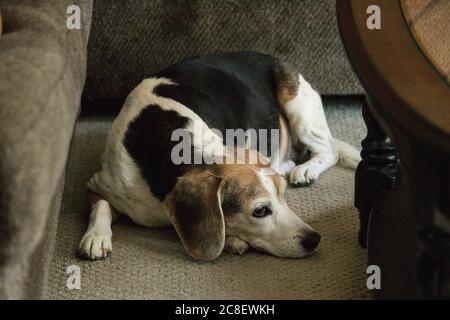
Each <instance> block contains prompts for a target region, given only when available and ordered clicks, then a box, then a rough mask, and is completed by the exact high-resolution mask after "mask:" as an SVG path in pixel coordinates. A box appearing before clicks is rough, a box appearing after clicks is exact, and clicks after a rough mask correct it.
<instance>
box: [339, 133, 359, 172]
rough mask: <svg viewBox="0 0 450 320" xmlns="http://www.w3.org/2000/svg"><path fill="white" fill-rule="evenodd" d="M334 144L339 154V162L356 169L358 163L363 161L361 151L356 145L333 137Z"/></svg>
mask: <svg viewBox="0 0 450 320" xmlns="http://www.w3.org/2000/svg"><path fill="white" fill-rule="evenodd" d="M333 145H334V148H335V150H337V152H338V154H339V164H342V165H343V166H345V167H347V168H350V169H356V167H357V166H358V163H359V162H360V161H361V155H360V153H359V151H358V150H357V149H356V148H355V147H353V146H351V145H349V144H348V143H346V142H344V141H341V140H338V139H333Z"/></svg>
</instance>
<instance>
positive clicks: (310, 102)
mask: <svg viewBox="0 0 450 320" xmlns="http://www.w3.org/2000/svg"><path fill="white" fill-rule="evenodd" d="M274 82H275V89H276V94H277V98H278V102H279V104H280V107H281V112H283V113H284V115H285V117H286V119H287V122H288V126H289V129H290V135H291V138H292V143H293V144H294V146H295V145H297V146H301V145H303V146H304V147H306V148H307V149H308V150H309V151H310V153H311V158H310V160H308V161H306V162H304V163H302V164H299V165H297V166H295V167H294V168H293V169H292V170H291V171H290V174H289V179H290V182H291V184H292V185H295V186H307V185H309V184H311V183H313V182H314V181H315V180H316V179H317V178H318V177H319V175H320V174H321V173H322V172H323V171H325V170H326V169H328V168H330V167H331V166H333V165H335V164H336V163H337V162H338V160H339V152H338V150H337V149H336V148H335V146H334V139H333V137H332V136H331V132H330V129H329V128H328V124H327V121H326V118H325V113H324V111H323V107H322V100H321V98H320V95H319V94H318V93H317V92H316V91H315V90H314V89H313V88H312V87H311V85H310V84H309V83H308V82H307V81H306V80H305V79H304V78H303V77H302V76H301V75H300V74H299V73H298V72H297V71H296V70H295V69H293V68H292V67H291V66H289V65H288V64H285V63H282V62H280V63H278V64H276V65H275V67H274Z"/></svg>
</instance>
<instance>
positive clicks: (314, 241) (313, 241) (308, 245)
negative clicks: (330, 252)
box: [300, 231, 321, 252]
mask: <svg viewBox="0 0 450 320" xmlns="http://www.w3.org/2000/svg"><path fill="white" fill-rule="evenodd" d="M320 238H321V236H320V234H318V233H317V232H314V231H308V232H307V233H305V235H304V236H303V237H302V240H300V244H301V245H302V247H303V248H305V250H307V251H308V252H311V251H313V250H314V249H315V248H316V247H317V245H318V244H319V242H320Z"/></svg>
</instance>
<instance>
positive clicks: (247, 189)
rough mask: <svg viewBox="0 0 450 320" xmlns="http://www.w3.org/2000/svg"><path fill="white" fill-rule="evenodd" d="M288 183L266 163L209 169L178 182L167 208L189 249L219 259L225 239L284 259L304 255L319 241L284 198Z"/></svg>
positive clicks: (205, 257)
mask: <svg viewBox="0 0 450 320" xmlns="http://www.w3.org/2000/svg"><path fill="white" fill-rule="evenodd" d="M286 185H287V183H286V181H285V179H284V178H283V177H281V176H279V175H277V174H276V173H275V172H274V171H273V170H272V169H271V168H269V167H268V166H264V165H245V164H242V165H239V164H233V165H225V164H224V165H210V166H206V167H202V168H194V169H192V170H189V171H188V172H187V173H186V174H184V175H183V176H182V177H180V178H178V181H177V183H176V186H175V187H174V189H173V190H172V191H171V192H170V193H169V194H168V195H167V196H166V199H165V201H164V205H165V206H166V209H167V211H168V213H169V214H170V216H171V219H172V223H173V225H174V227H175V229H176V231H177V233H178V236H179V237H180V239H181V241H182V243H183V246H184V248H185V249H186V251H187V252H188V253H189V255H191V256H192V257H193V258H195V259H200V260H212V259H215V258H217V257H218V256H219V255H220V254H221V252H222V250H223V248H224V244H225V236H233V237H237V238H239V239H241V240H242V241H245V242H247V243H248V244H249V245H250V246H252V247H253V248H256V249H258V250H262V251H265V252H268V253H271V254H273V255H275V256H280V257H293V258H294V257H295V258H298V257H304V256H307V255H309V254H311V253H312V252H313V251H314V249H315V248H316V246H317V245H318V243H319V241H320V236H319V234H318V233H317V232H316V231H314V230H313V229H312V228H311V227H310V226H308V225H307V224H306V223H305V222H303V221H302V219H300V218H299V217H298V216H297V215H296V214H295V213H294V212H293V211H292V210H291V209H290V208H289V207H288V205H287V203H286V201H285V199H284V191H285V189H286Z"/></svg>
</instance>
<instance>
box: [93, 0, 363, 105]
mask: <svg viewBox="0 0 450 320" xmlns="http://www.w3.org/2000/svg"><path fill="white" fill-rule="evenodd" d="M242 50H253V51H260V52H264V53H268V54H272V55H275V56H277V57H279V58H282V59H286V60H288V61H290V62H291V63H293V64H295V65H296V66H297V67H298V68H299V69H300V70H301V72H302V73H303V75H304V76H305V78H306V79H307V80H310V81H311V82H312V83H313V84H315V85H316V86H317V87H318V89H319V90H320V91H321V93H323V94H353V93H361V92H362V89H361V87H360V85H359V82H358V80H357V78H356V77H355V75H354V74H353V71H352V69H351V67H350V64H349V63H348V61H347V57H346V54H345V52H344V49H343V47H342V45H341V40H340V37H339V34H338V29H337V21H336V14H335V2H334V1H316V0H305V1H292V2H288V1H278V0H270V1H252V0H245V1H222V0H198V1H164V0H154V1H145V0H140V1H115V2H110V1H96V2H94V11H93V24H92V32H91V38H90V40H89V50H88V51H89V52H88V75H87V79H86V88H85V92H84V97H85V98H86V99H90V100H98V99H104V98H123V97H124V96H126V95H127V94H128V93H129V92H130V91H131V90H132V89H133V87H134V86H136V85H137V84H138V83H139V82H140V81H141V80H142V79H143V78H145V77H148V76H149V75H151V74H153V73H154V72H156V71H158V70H160V69H162V68H163V67H165V66H167V65H170V64H172V63H175V62H177V61H179V60H181V59H184V58H186V57H190V56H195V55H201V54H205V53H209V52H213V51H242Z"/></svg>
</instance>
